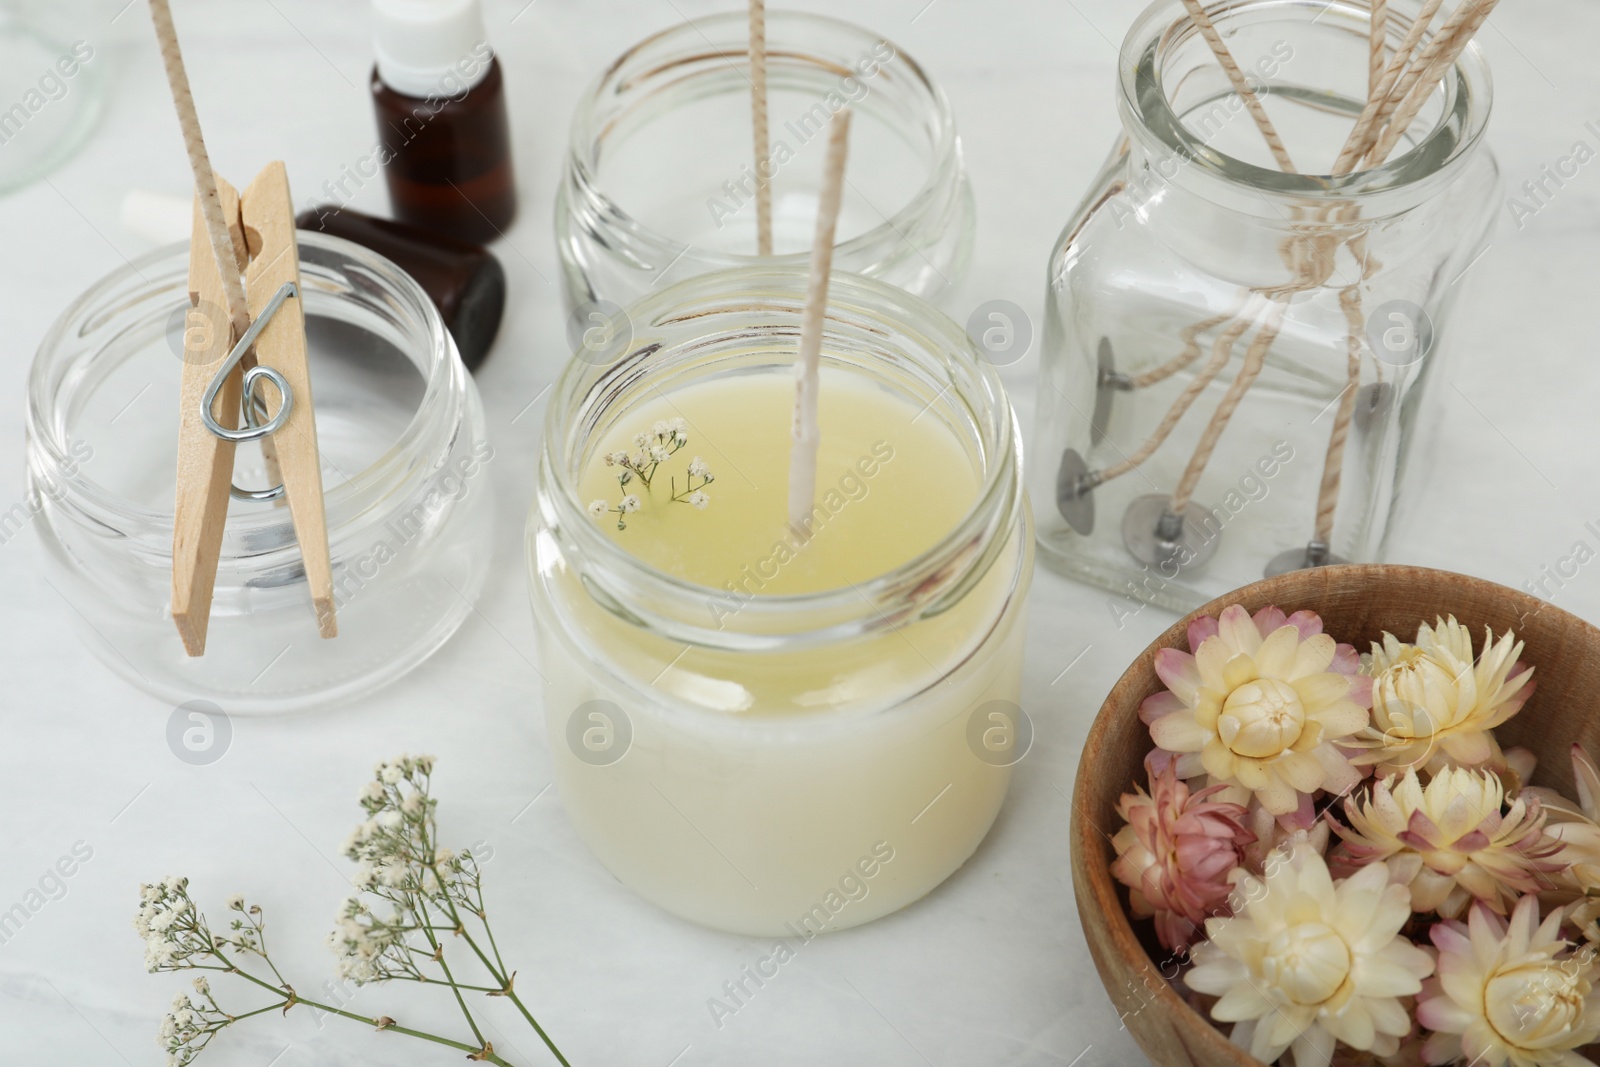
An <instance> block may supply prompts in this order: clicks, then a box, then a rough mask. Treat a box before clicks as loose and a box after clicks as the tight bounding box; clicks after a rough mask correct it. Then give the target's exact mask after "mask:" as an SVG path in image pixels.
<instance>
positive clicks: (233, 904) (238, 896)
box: [224, 893, 244, 911]
mask: <svg viewBox="0 0 1600 1067" xmlns="http://www.w3.org/2000/svg"><path fill="white" fill-rule="evenodd" d="M224 903H225V904H227V906H228V910H230V911H243V910H244V894H243V893H230V894H228V899H227V900H226V901H224Z"/></svg>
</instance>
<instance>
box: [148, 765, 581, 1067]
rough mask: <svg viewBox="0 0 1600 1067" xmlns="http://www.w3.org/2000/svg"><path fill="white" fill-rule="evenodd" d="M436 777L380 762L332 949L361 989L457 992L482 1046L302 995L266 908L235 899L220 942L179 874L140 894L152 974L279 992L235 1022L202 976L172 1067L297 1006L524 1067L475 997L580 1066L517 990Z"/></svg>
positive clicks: (364, 803)
mask: <svg viewBox="0 0 1600 1067" xmlns="http://www.w3.org/2000/svg"><path fill="white" fill-rule="evenodd" d="M432 771H433V759H432V757H429V756H416V757H413V756H400V757H398V758H396V759H392V760H387V761H385V762H383V763H380V764H378V765H377V767H376V768H375V771H374V777H373V780H372V781H369V782H368V783H367V784H366V785H365V786H364V787H363V788H362V791H361V797H360V803H361V807H362V809H363V810H364V811H365V812H366V814H367V817H366V819H365V821H363V822H362V823H361V825H360V826H358V827H356V829H355V831H354V832H353V833H352V834H351V835H350V837H349V839H348V840H347V841H346V843H345V850H344V851H345V855H346V856H348V857H349V858H351V859H353V860H355V861H356V863H357V868H356V873H355V875H354V877H353V879H352V881H353V883H354V885H355V886H356V888H357V889H358V890H360V893H359V894H358V895H356V896H352V897H350V898H349V899H348V900H346V901H345V902H344V904H343V905H342V906H341V907H340V910H339V914H338V917H337V919H336V923H337V925H336V928H335V929H334V931H333V933H332V934H330V935H329V937H328V943H329V945H330V946H331V947H332V948H333V951H334V954H335V955H336V956H337V957H338V960H339V962H338V971H339V973H340V974H341V975H342V976H343V977H346V978H349V979H352V980H354V981H355V982H356V983H357V984H358V985H365V984H368V983H375V982H384V981H411V982H419V983H427V984H432V985H448V986H449V987H450V990H451V993H452V995H453V997H454V999H455V1002H456V1005H457V1006H458V1007H459V1008H460V1010H461V1014H462V1017H463V1018H464V1020H465V1021H466V1024H467V1028H468V1029H469V1030H470V1031H471V1035H472V1041H471V1042H468V1041H461V1040H456V1039H453V1038H448V1037H442V1036H440V1035H438V1034H431V1033H426V1032H424V1031H421V1030H415V1029H412V1028H410V1027H406V1026H401V1025H400V1024H399V1023H397V1022H396V1021H395V1020H394V1019H392V1018H390V1017H389V1016H387V1015H381V1016H378V1017H376V1018H374V1017H370V1016H365V1015H360V1014H357V1013H355V1012H350V1011H346V1010H344V1009H342V1008H337V1007H334V1006H332V1005H328V1004H321V1003H318V1002H316V1001H313V1000H308V999H306V998H304V997H301V996H300V995H299V994H298V993H296V992H295V988H294V986H292V985H290V984H289V982H288V981H287V980H285V979H284V977H283V975H282V974H280V973H279V971H278V968H277V966H276V965H275V964H274V963H273V961H272V959H271V957H270V956H269V954H268V950H267V937H266V923H265V920H264V918H263V916H262V911H261V908H260V906H259V905H255V904H247V903H246V901H245V899H244V897H242V896H239V895H235V896H232V897H230V898H228V901H227V906H228V909H229V910H230V911H233V912H237V913H238V915H237V916H236V917H235V918H233V919H232V920H231V921H230V922H229V924H228V931H227V933H226V934H217V933H214V932H213V931H212V929H211V927H210V926H209V925H208V923H207V922H206V918H205V915H204V914H203V913H201V912H200V910H199V909H198V908H197V907H196V906H195V903H194V901H193V899H192V898H191V897H190V896H189V883H188V879H185V878H167V879H166V880H165V881H162V882H157V883H153V884H151V885H146V886H143V887H141V888H140V908H139V913H138V915H137V916H136V917H135V918H134V929H135V930H136V931H137V932H138V934H139V936H140V937H142V938H143V939H144V941H145V966H146V967H147V968H148V969H149V970H150V971H151V972H157V971H180V970H198V971H218V972H222V973H225V974H231V975H235V976H237V977H238V978H240V979H242V980H244V981H245V982H247V983H250V984H251V985H254V986H256V987H258V988H259V989H264V990H267V991H269V992H270V993H271V994H272V995H273V997H272V1000H271V1002H270V1003H268V1004H266V1005H265V1006H262V1007H258V1008H253V1009H251V1010H248V1011H244V1012H241V1013H239V1014H232V1013H230V1012H228V1011H226V1010H224V1009H223V1008H222V1007H220V1006H219V1005H218V1003H217V1001H216V999H215V997H214V996H213V994H212V991H211V986H210V984H209V982H208V981H207V979H206V977H205V976H204V975H199V976H196V978H195V979H194V989H195V992H196V993H197V994H199V999H195V998H194V997H192V996H189V995H187V994H179V996H178V997H177V999H176V1000H174V1001H173V1009H172V1011H171V1012H169V1013H168V1015H167V1017H166V1018H165V1019H164V1020H163V1022H162V1025H161V1031H160V1034H159V1036H158V1038H157V1040H158V1043H159V1044H160V1045H161V1047H162V1048H163V1049H164V1050H165V1051H166V1053H167V1063H168V1065H169V1067H186V1065H187V1064H189V1063H192V1062H193V1061H194V1059H195V1058H196V1057H197V1056H199V1055H200V1053H201V1052H202V1051H204V1050H205V1048H206V1047H207V1046H208V1045H209V1044H210V1042H211V1039H212V1038H213V1037H215V1036H216V1035H217V1034H218V1033H219V1032H220V1031H222V1030H223V1029H224V1028H226V1027H228V1026H231V1025H233V1024H234V1023H236V1022H240V1021H242V1020H244V1019H247V1018H249V1017H251V1016H253V1015H262V1014H265V1013H267V1012H269V1011H281V1012H282V1013H283V1014H285V1015H287V1014H288V1012H289V1009H290V1008H293V1007H295V1006H296V1005H297V1004H305V1005H307V1006H308V1007H311V1008H314V1009H316V1010H317V1011H321V1012H325V1013H327V1014H329V1015H336V1016H339V1017H341V1018H346V1019H352V1020H355V1021H357V1022H364V1023H367V1024H368V1025H370V1026H372V1027H373V1028H374V1029H376V1030H385V1031H391V1032H393V1033H398V1034H405V1035H407V1036H409V1037H417V1038H421V1039H423V1040H425V1041H431V1042H433V1043H435V1044H438V1045H444V1046H447V1047H449V1048H454V1049H458V1050H460V1051H462V1052H465V1053H467V1058H468V1059H469V1060H477V1061H482V1062H487V1063H494V1064H500V1065H502V1067H512V1064H511V1063H510V1062H509V1061H507V1060H506V1059H505V1058H504V1057H503V1056H501V1055H500V1054H499V1053H497V1052H496V1051H495V1049H494V1045H493V1044H492V1043H491V1042H489V1041H488V1040H486V1039H485V1038H484V1036H483V1032H482V1030H481V1028H480V1027H479V1025H478V1021H477V1019H476V1018H475V1017H474V1015H473V1012H472V1010H471V1008H470V1007H469V1006H468V1004H467V995H468V994H474V995H482V996H491V997H504V998H506V999H508V1000H509V1001H510V1002H511V1003H512V1004H513V1005H514V1006H515V1007H516V1009H517V1010H518V1011H519V1012H520V1013H521V1014H522V1016H523V1018H524V1019H525V1020H526V1021H527V1022H528V1024H529V1025H530V1026H531V1027H532V1028H533V1030H534V1032H535V1033H537V1034H538V1035H539V1038H540V1039H541V1040H542V1041H543V1042H544V1044H545V1046H546V1047H547V1048H548V1049H549V1050H550V1053H551V1054H552V1055H553V1056H554V1057H555V1059H556V1061H557V1062H559V1063H560V1064H562V1065H563V1067H570V1065H568V1064H567V1060H566V1059H565V1057H563V1056H562V1055H561V1052H560V1050H558V1049H557V1048H556V1046H555V1044H554V1043H553V1042H552V1041H551V1040H550V1037H549V1035H547V1034H546V1033H545V1031H544V1029H543V1027H541V1026H540V1025H539V1023H538V1022H537V1020H535V1019H534V1017H533V1015H532V1013H531V1012H529V1011H528V1008H527V1007H526V1005H524V1004H523V1002H522V999H521V997H520V996H518V994H517V992H516V988H515V983H516V972H515V971H512V970H510V969H508V968H507V967H506V965H505V961H504V960H503V959H502V958H501V956H500V949H499V946H498V945H497V944H496V942H495V938H494V932H493V930H492V929H491V928H490V925H489V915H488V910H487V908H486V907H485V905H484V898H483V882H482V873H481V871H480V870H479V868H478V864H477V861H476V859H475V858H474V857H473V856H472V854H471V853H470V852H461V853H456V852H454V851H452V850H450V849H448V848H444V847H442V846H440V845H439V844H438V825H437V822H436V815H435V813H436V809H437V807H438V801H437V800H435V799H434V798H433V797H432V796H430V795H429V786H430V776H431V774H432ZM375 903H376V904H378V905H379V906H380V907H381V906H383V905H387V907H386V908H384V912H383V914H382V915H379V914H378V912H377V911H375V910H374V907H373V905H374V904H375ZM445 935H449V936H448V937H446V936H445ZM447 943H448V944H449V945H451V946H455V945H464V946H466V948H467V950H468V951H469V952H470V953H471V957H472V958H470V959H467V960H465V961H463V960H462V959H459V958H457V957H456V956H447V953H446V945H447ZM474 960H475V963H474V962H473V961H474ZM251 961H258V962H257V963H256V967H257V968H260V967H265V968H266V970H267V971H269V972H270V978H269V977H267V976H266V975H265V974H262V973H260V972H259V970H257V971H255V972H254V973H253V971H252V970H250V969H246V964H247V963H249V962H251ZM463 962H466V963H467V965H468V966H469V967H474V968H475V969H481V971H482V972H483V973H484V974H486V975H487V983H485V982H483V981H481V980H480V981H476V982H468V981H463V980H461V979H458V978H457V968H459V967H460V965H461V964H462V963H463Z"/></svg>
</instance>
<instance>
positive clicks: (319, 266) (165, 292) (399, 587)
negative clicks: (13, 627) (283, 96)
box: [27, 232, 494, 714]
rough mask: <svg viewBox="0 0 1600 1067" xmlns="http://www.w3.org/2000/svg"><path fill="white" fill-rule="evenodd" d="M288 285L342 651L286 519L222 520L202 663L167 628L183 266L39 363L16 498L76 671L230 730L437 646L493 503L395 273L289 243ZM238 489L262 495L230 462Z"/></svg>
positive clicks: (324, 248)
mask: <svg viewBox="0 0 1600 1067" xmlns="http://www.w3.org/2000/svg"><path fill="white" fill-rule="evenodd" d="M299 241H300V271H301V280H302V295H303V298H304V301H305V311H306V332H307V338H308V345H309V352H310V364H311V375H312V380H313V382H314V389H315V393H316V412H317V435H318V442H319V445H320V448H321V458H322V471H323V486H324V490H325V492H326V495H327V522H328V541H329V548H330V550H331V553H332V560H333V574H334V595H335V601H336V606H337V611H338V621H339V636H338V637H336V638H333V639H330V640H322V639H320V638H319V637H318V636H317V625H316V619H315V616H314V614H313V611H312V607H311V596H310V593H309V591H308V588H307V586H306V582H305V574H304V570H303V568H302V565H301V558H300V550H299V546H298V544H297V542H296V540H295V535H294V528H293V526H292V524H291V522H290V516H289V511H288V509H287V508H285V507H280V506H276V505H274V504H272V503H253V502H246V501H239V500H233V501H230V502H229V509H228V520H227V527H226V532H225V534H224V536H223V542H222V552H221V560H220V562H219V565H218V567H217V582H216V591H215V594H214V597H213V601H212V607H211V624H210V633H209V636H208V639H207V643H206V652H205V655H203V656H199V657H189V656H187V655H185V654H184V650H183V645H182V643H181V642H180V640H179V638H178V631H177V628H176V627H175V625H174V624H173V621H172V617H171V596H172V538H173V523H172V508H173V493H174V487H175V483H176V464H177V460H176V453H177V447H176V446H177V425H178V420H177V410H176V404H177V395H178V382H179V377H180V370H181V366H182V359H181V354H182V351H183V343H182V332H183V330H184V327H185V316H186V313H187V310H188V307H189V298H188V260H189V246H188V245H187V244H186V243H185V244H181V245H173V246H171V247H168V248H164V249H160V250H158V251H155V252H152V253H150V254H149V255H147V256H144V257H142V258H140V259H138V260H136V261H134V262H133V263H131V264H129V265H128V266H127V267H125V268H123V269H121V270H118V271H116V272H115V273H113V274H111V275H108V276H107V277H105V278H103V279H101V280H100V281H98V282H96V283H95V284H94V285H93V286H92V287H91V288H90V289H89V291H88V292H86V293H84V294H83V296H81V297H79V298H78V300H77V301H76V302H75V303H73V304H72V306H71V307H69V308H67V310H66V311H65V312H63V313H62V315H61V317H60V318H59V319H58V320H57V321H56V323H55V325H54V326H53V327H52V329H51V330H50V332H49V334H48V335H47V336H46V337H45V339H44V341H43V343H42V344H41V345H40V347H39V352H38V355H37V357H36V358H35V360H34V365H33V371H32V376H31V378H30V381H29V393H28V482H29V500H28V504H27V507H28V508H29V510H30V513H31V518H32V521H33V525H34V526H35V527H36V528H37V530H38V531H39V535H40V539H41V541H42V542H43V544H44V547H45V550H46V551H45V556H44V558H45V561H46V564H47V577H48V579H49V581H50V584H51V585H52V586H53V587H54V588H55V589H56V590H57V591H58V592H59V593H61V594H62V595H63V596H64V597H65V598H66V599H67V600H68V601H69V602H70V603H71V604H72V606H73V608H74V609H75V610H74V612H73V615H74V619H75V622H76V624H77V626H78V630H79V633H80V635H81V637H82V638H83V640H84V642H85V644H86V645H88V647H89V648H90V650H91V651H93V652H94V653H95V654H96V655H97V656H98V657H99V658H100V659H101V660H102V661H103V662H104V663H105V664H106V665H107V666H109V667H110V668H111V669H112V670H113V671H115V672H116V673H118V674H120V675H121V676H123V677H124V678H126V679H127V680H128V681H130V682H132V683H133V684H134V685H137V686H138V687H140V688H141V689H144V690H146V691H148V692H150V693H153V694H155V695H157V696H159V697H161V698H162V699H164V700H170V701H173V702H174V703H182V702H187V701H191V700H196V699H203V700H207V701H210V702H212V703H214V704H216V705H217V706H218V707H219V708H221V709H222V710H223V711H225V712H227V713H230V714H232V713H237V712H261V711H280V710H289V709H300V708H306V707H312V706H321V705H326V704H332V703H336V702H338V701H341V700H346V699H349V698H352V697H355V696H358V695H363V694H365V693H368V692H371V691H372V690H374V689H376V688H378V687H379V686H381V685H384V684H386V683H388V682H391V681H393V680H394V679H396V678H398V677H400V676H401V675H402V674H404V673H405V672H406V671H408V670H410V669H411V668H412V667H415V666H416V665H417V664H418V663H420V662H421V661H422V660H423V659H425V658H426V657H427V656H428V655H429V654H430V653H432V652H433V651H434V650H435V649H436V648H438V647H439V646H440V645H441V644H443V643H444V641H445V639H446V638H448V637H449V636H450V634H451V633H453V632H454V630H455V629H456V627H457V626H458V625H459V624H460V623H461V621H462V619H464V618H465V617H466V615H467V613H468V612H469V611H470V610H471V609H472V603H473V600H474V599H475V598H476V596H477V594H478V592H479V590H480V589H481V588H482V585H483V580H484V576H485V574H486V572H487V569H488V565H489V558H490V552H491V545H490V536H491V525H492V516H493V496H492V493H491V492H490V486H489V480H488V472H487V468H488V465H489V463H490V462H491V461H492V459H493V455H494V453H493V449H492V448H491V446H490V445H489V442H488V439H487V437H486V434H485V424H484V418H483V412H482V408H481V406H480V403H479V399H478V393H477V388H476V387H475V386H474V385H473V382H472V379H471V377H470V376H468V374H467V372H466V370H465V369H464V368H463V367H462V365H461V360H460V357H459V356H458V355H457V354H456V350H455V345H454V343H453V342H452V341H451V340H450V336H449V334H448V333H447V332H446V331H445V329H444V325H443V323H442V322H441V321H440V319H439V315H438V312H437V311H435V310H434V307H433V304H432V303H431V302H430V301H429V300H428V297H427V295H426V294H425V293H424V292H423V291H422V290H421V289H420V288H419V287H418V286H417V284H416V282H414V281H412V279H411V278H410V277H409V276H408V275H406V274H405V273H403V272H402V271H401V270H400V269H399V268H398V267H396V266H395V265H394V264H393V263H390V262H389V261H388V260H386V259H383V258H382V257H380V256H378V255H376V254H374V253H372V252H369V251H367V250H366V249H363V248H361V247H360V246H358V245H354V244H351V243H350V242H348V241H344V240H341V239H339V238H334V237H327V236H323V235H320V234H314V233H304V232H303V233H301V234H300V235H299ZM234 481H235V482H236V483H237V484H239V485H241V486H246V487H263V486H266V485H268V484H270V483H268V482H267V480H266V471H265V469H264V464H263V462H262V458H261V454H260V449H259V447H257V446H254V445H241V446H239V449H238V454H237V459H236V463H235V470H234Z"/></svg>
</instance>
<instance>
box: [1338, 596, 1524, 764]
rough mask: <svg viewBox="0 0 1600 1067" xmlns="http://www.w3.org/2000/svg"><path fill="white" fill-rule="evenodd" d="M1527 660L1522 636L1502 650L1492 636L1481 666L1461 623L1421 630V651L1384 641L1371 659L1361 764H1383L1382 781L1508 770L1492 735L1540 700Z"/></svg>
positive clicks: (1390, 638)
mask: <svg viewBox="0 0 1600 1067" xmlns="http://www.w3.org/2000/svg"><path fill="white" fill-rule="evenodd" d="M1521 654H1522V642H1520V641H1518V640H1517V639H1516V635H1515V634H1513V633H1511V632H1510V631H1507V632H1506V633H1504V634H1502V635H1501V637H1500V640H1499V641H1498V642H1497V641H1495V639H1494V632H1493V631H1491V630H1489V629H1487V628H1485V630H1484V641H1483V654H1482V655H1481V656H1478V657H1477V658H1476V660H1474V657H1473V652H1472V634H1471V633H1470V632H1468V630H1467V628H1466V627H1465V626H1462V625H1461V624H1460V623H1458V622H1456V620H1455V616H1451V617H1450V618H1448V619H1439V620H1437V621H1436V623H1435V625H1433V626H1429V625H1427V624H1426V623H1424V624H1423V625H1421V626H1419V627H1418V628H1417V641H1416V644H1405V643H1404V642H1401V641H1399V640H1397V639H1396V638H1395V636H1394V635H1393V634H1388V633H1386V634H1384V635H1383V643H1382V644H1381V645H1379V644H1374V645H1373V646H1372V654H1371V655H1370V656H1369V657H1368V662H1367V671H1368V673H1370V674H1371V675H1372V726H1371V727H1370V728H1369V729H1368V730H1367V731H1366V732H1365V733H1364V734H1363V736H1362V739H1361V743H1362V746H1363V747H1364V748H1365V749H1366V750H1367V751H1366V752H1364V753H1363V754H1362V755H1361V756H1360V757H1358V761H1359V762H1362V763H1369V764H1376V765H1377V767H1378V773H1379V774H1391V773H1399V772H1400V771H1403V770H1405V769H1406V768H1407V767H1415V768H1417V769H1418V770H1419V771H1423V772H1425V773H1431V772H1433V771H1436V770H1439V769H1440V768H1442V767H1477V766H1481V765H1484V764H1497V763H1499V762H1501V761H1502V756H1501V753H1500V747H1499V745H1498V744H1496V743H1495V740H1494V735H1493V734H1492V733H1491V732H1490V731H1492V730H1493V729H1494V728H1495V727H1497V726H1499V725H1500V724H1501V723H1503V722H1505V721H1506V720H1507V719H1509V718H1511V716H1513V715H1515V714H1516V713H1517V712H1518V711H1521V710H1522V705H1523V704H1524V703H1526V702H1527V699H1528V697H1529V696H1530V695H1532V693H1533V682H1532V678H1533V671H1532V669H1531V668H1528V667H1524V666H1523V665H1522V664H1521V663H1520V662H1519V660H1518V657H1519V656H1520V655H1521Z"/></svg>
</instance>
